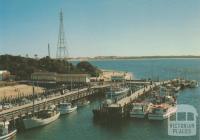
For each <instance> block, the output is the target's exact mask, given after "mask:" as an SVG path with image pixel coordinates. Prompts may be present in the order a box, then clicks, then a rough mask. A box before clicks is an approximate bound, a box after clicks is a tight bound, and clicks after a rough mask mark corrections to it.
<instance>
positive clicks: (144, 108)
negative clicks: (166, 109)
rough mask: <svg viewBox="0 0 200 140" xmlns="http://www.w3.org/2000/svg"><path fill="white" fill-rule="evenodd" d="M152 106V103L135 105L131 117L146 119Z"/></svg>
mask: <svg viewBox="0 0 200 140" xmlns="http://www.w3.org/2000/svg"><path fill="white" fill-rule="evenodd" d="M152 106H153V104H152V103H133V104H132V109H131V111H130V117H131V118H145V117H146V116H147V115H148V112H149V111H150V109H151V107H152Z"/></svg>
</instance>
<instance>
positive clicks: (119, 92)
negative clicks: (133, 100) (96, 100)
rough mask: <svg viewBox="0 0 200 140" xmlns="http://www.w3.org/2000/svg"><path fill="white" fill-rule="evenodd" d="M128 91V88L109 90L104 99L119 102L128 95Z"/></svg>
mask: <svg viewBox="0 0 200 140" xmlns="http://www.w3.org/2000/svg"><path fill="white" fill-rule="evenodd" d="M129 91H130V89H129V88H125V87H123V88H121V87H115V88H113V87H112V88H111V89H110V90H109V91H108V92H107V93H106V98H107V99H111V100H115V101H116V100H120V99H122V98H124V97H126V96H127V94H128V93H129Z"/></svg>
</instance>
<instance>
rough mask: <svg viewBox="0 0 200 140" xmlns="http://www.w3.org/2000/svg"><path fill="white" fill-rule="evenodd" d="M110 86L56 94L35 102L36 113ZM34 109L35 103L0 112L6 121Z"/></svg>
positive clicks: (0, 116)
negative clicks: (49, 106) (51, 105)
mask: <svg viewBox="0 0 200 140" xmlns="http://www.w3.org/2000/svg"><path fill="white" fill-rule="evenodd" d="M108 87H110V84H103V85H95V86H92V87H88V88H82V89H76V90H72V91H70V92H67V93H64V94H63V95H59V96H55V97H51V98H47V99H45V100H41V101H38V102H35V104H34V110H35V113H37V112H40V111H42V110H44V109H46V107H48V105H50V104H55V105H57V104H59V103H60V102H62V101H68V102H72V101H74V100H78V99H81V98H84V97H87V96H90V95H93V94H96V93H98V92H103V91H104V90H106V89H107V88H108ZM32 111H33V103H29V104H25V105H21V106H16V107H13V108H11V109H7V110H3V111H1V112H0V121H5V120H7V121H10V120H15V119H18V118H23V117H25V116H26V115H28V114H31V113H32Z"/></svg>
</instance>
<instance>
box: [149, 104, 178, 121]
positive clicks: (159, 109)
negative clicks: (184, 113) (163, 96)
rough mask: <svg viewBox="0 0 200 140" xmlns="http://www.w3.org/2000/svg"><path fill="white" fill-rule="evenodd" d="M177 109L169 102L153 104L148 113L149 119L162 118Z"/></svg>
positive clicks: (165, 117)
mask: <svg viewBox="0 0 200 140" xmlns="http://www.w3.org/2000/svg"><path fill="white" fill-rule="evenodd" d="M176 111H177V108H176V106H172V105H170V104H160V105H154V106H152V108H151V111H150V112H149V114H148V119H149V120H164V119H167V118H169V117H170V116H172V115H174V114H175V113H176Z"/></svg>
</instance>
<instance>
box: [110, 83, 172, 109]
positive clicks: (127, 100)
mask: <svg viewBox="0 0 200 140" xmlns="http://www.w3.org/2000/svg"><path fill="white" fill-rule="evenodd" d="M169 82H170V81H164V82H155V83H153V84H152V85H148V86H146V87H144V88H141V89H139V90H137V91H135V92H134V93H132V94H131V95H130V96H128V97H125V98H122V99H121V100H118V101H117V102H115V103H113V104H111V105H109V107H120V106H121V107H123V106H124V105H126V104H128V103H130V101H132V100H134V99H136V98H137V97H138V96H140V95H142V94H144V93H145V92H148V91H149V90H151V89H153V88H154V87H156V86H159V85H161V84H167V83H169Z"/></svg>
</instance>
